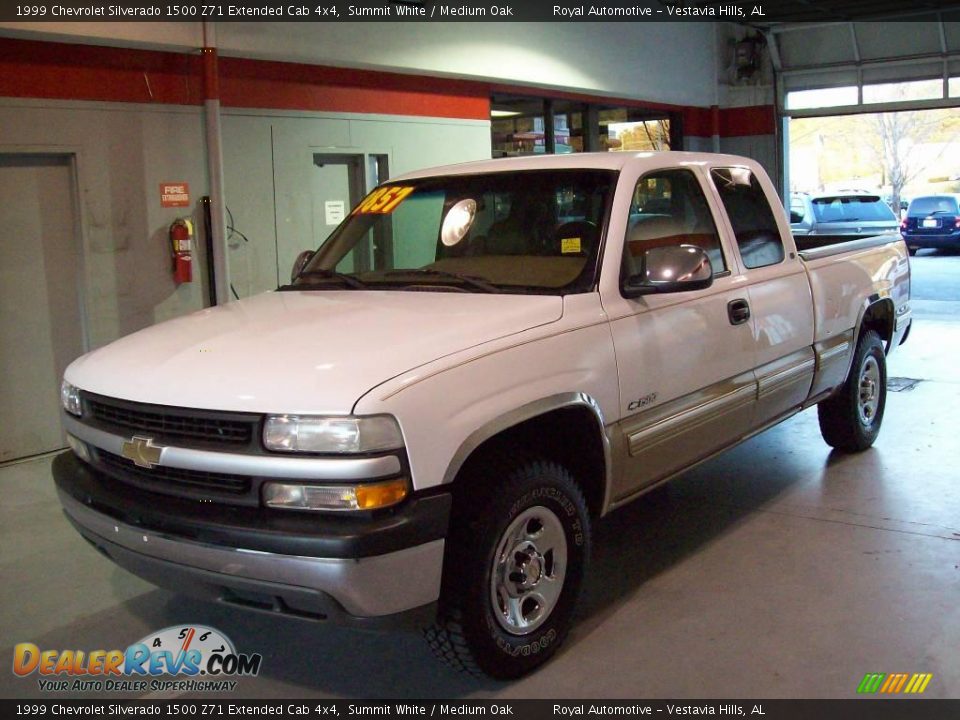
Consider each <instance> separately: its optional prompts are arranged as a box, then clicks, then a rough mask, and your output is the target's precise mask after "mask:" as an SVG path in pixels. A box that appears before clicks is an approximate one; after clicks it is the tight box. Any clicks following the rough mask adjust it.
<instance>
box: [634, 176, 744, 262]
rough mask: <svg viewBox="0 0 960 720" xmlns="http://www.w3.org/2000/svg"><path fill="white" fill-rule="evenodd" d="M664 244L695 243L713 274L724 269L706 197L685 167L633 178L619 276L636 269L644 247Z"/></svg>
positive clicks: (718, 237) (721, 250) (721, 251)
mask: <svg viewBox="0 0 960 720" xmlns="http://www.w3.org/2000/svg"><path fill="white" fill-rule="evenodd" d="M666 245H696V246H697V247H700V248H702V249H703V251H704V252H706V253H707V257H709V258H710V264H711V265H712V266H713V274H714V276H716V275H720V274H723V273H725V272H726V271H727V263H726V259H725V258H724V256H723V249H722V247H721V245H720V234H719V233H718V232H717V226H716V223H714V221H713V215H712V214H711V212H710V207H709V205H707V199H706V197H705V196H704V194H703V189H702V188H701V187H700V183H699V181H698V180H697V178H696V176H695V175H694V174H693V173H692V172H690V171H689V170H683V169H676V170H657V171H655V172H652V173H649V174H647V175H644V176H643V177H641V178H640V179H639V180H638V181H637V184H636V186H635V187H634V190H633V199H632V201H631V203H630V219H629V222H628V224H627V237H626V241H625V242H624V268H623V276H624V277H628V276H630V275H635V274H636V273H638V272H640V268H639V267H637V266H636V265H637V262H638V259H639V258H640V257H641V256H642V255H643V253H644V251H645V250H647V249H649V248H653V247H663V246H666Z"/></svg>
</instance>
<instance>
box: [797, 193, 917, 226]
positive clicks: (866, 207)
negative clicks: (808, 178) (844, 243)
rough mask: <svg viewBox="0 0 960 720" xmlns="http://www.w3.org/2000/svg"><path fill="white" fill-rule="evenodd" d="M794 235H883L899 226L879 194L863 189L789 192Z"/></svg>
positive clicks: (895, 217)
mask: <svg viewBox="0 0 960 720" xmlns="http://www.w3.org/2000/svg"><path fill="white" fill-rule="evenodd" d="M790 229H791V230H792V231H793V234H794V235H864V236H866V235H883V234H885V233H895V232H897V231H898V230H899V225H898V219H897V216H896V215H894V214H893V211H892V210H891V209H890V207H889V206H888V205H887V204H886V203H885V202H884V201H883V199H882V198H881V197H880V196H879V195H871V194H870V193H862V192H844V193H831V194H826V195H808V194H807V193H794V194H793V195H791V196H790Z"/></svg>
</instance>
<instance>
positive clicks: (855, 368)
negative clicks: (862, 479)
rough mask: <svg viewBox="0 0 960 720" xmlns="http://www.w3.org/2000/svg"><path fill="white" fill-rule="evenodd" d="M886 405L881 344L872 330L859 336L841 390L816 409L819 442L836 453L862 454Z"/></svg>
mask: <svg viewBox="0 0 960 720" xmlns="http://www.w3.org/2000/svg"><path fill="white" fill-rule="evenodd" d="M886 401H887V365H886V356H885V355H884V352H883V341H882V340H881V339H880V336H879V335H878V334H877V332H876V331H875V330H868V331H866V332H864V333H862V334H861V335H860V339H859V340H858V342H857V349H856V352H855V354H854V358H853V365H852V366H851V367H850V374H849V375H848V376H847V379H846V381H845V382H844V384H843V386H842V387H841V388H840V390H839V391H838V392H837V393H836V394H834V395H833V396H831V397H830V398H828V399H826V400H824V401H822V402H821V403H820V404H819V405H818V406H817V411H818V416H819V419H820V433H821V434H822V435H823V439H824V440H826V442H827V444H828V445H830V446H831V447H835V448H836V449H837V450H843V451H845V452H860V451H861V450H866V449H867V448H868V447H870V446H871V445H873V443H874V441H875V440H876V439H877V435H878V434H879V433H880V424H881V423H882V422H883V411H884V408H885V406H886Z"/></svg>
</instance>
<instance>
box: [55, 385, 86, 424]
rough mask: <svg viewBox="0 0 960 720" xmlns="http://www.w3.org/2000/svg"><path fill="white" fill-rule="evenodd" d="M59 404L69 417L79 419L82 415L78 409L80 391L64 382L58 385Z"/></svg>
mask: <svg viewBox="0 0 960 720" xmlns="http://www.w3.org/2000/svg"><path fill="white" fill-rule="evenodd" d="M60 404H61V405H63V409H64V410H66V411H67V412H68V413H70V414H71V415H76V416H77V417H80V415H81V413H82V411H81V409H80V389H79V388H76V387H74V386H73V385H71V384H70V383H68V382H67V381H66V380H64V381H63V382H62V383H60Z"/></svg>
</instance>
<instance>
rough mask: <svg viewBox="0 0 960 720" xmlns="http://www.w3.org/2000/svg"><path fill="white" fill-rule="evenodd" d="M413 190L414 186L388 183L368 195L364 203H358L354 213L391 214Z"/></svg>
mask: <svg viewBox="0 0 960 720" xmlns="http://www.w3.org/2000/svg"><path fill="white" fill-rule="evenodd" d="M412 192H413V188H412V187H403V186H400V185H388V186H386V187H382V188H377V189H376V190H374V191H373V192H372V193H370V194H369V195H367V197H366V198H365V199H364V201H363V202H362V203H360V204H359V205H357V207H356V209H355V210H354V211H353V214H354V215H367V214H374V215H389V214H390V213H392V212H393V211H394V210H396V209H397V206H398V205H399V204H400V203H402V202H403V199H404V198H405V197H407V195H409V194H410V193H412Z"/></svg>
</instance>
